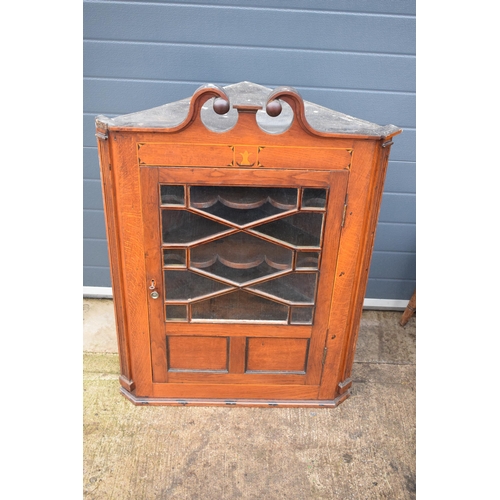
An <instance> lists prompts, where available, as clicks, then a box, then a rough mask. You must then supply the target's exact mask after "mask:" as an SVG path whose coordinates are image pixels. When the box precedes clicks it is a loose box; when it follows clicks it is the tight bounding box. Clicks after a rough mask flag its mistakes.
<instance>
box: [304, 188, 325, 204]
mask: <svg viewBox="0 0 500 500" xmlns="http://www.w3.org/2000/svg"><path fill="white" fill-rule="evenodd" d="M302 206H303V207H310V208H325V207H326V189H311V188H306V189H304V191H303V193H302Z"/></svg>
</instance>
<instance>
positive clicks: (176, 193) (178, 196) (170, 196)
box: [160, 186, 185, 205]
mask: <svg viewBox="0 0 500 500" xmlns="http://www.w3.org/2000/svg"><path fill="white" fill-rule="evenodd" d="M160 197H161V204H162V205H185V202H184V186H160Z"/></svg>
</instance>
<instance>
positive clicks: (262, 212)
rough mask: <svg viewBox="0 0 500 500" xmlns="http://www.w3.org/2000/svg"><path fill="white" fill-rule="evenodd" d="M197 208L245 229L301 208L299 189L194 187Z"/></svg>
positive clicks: (192, 202) (193, 204)
mask: <svg viewBox="0 0 500 500" xmlns="http://www.w3.org/2000/svg"><path fill="white" fill-rule="evenodd" d="M190 200H191V201H190V205H191V206H192V207H193V208H197V209H199V210H202V211H203V212H205V213H207V214H210V215H213V216H215V217H219V218H221V219H224V220H227V221H229V222H232V223H234V224H236V225H239V226H243V225H245V224H250V223H252V222H256V221H258V220H260V219H264V218H266V217H270V216H273V215H278V214H280V213H283V212H286V211H288V210H293V209H296V208H297V189H292V188H251V187H219V186H217V187H216V186H192V187H191V198H190Z"/></svg>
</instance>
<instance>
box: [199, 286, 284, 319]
mask: <svg viewBox="0 0 500 500" xmlns="http://www.w3.org/2000/svg"><path fill="white" fill-rule="evenodd" d="M191 310H192V316H193V320H212V321H216V320H226V321H227V320H239V321H270V322H280V323H284V322H286V321H287V319H288V306H285V305H283V304H278V303H277V302H273V301H271V300H267V299H265V298H263V297H258V296H256V295H254V294H252V293H247V292H244V291H241V290H238V291H235V292H231V293H226V294H224V295H219V296H218V297H213V298H211V299H207V300H203V301H201V302H195V303H194V304H193V305H192V309H191Z"/></svg>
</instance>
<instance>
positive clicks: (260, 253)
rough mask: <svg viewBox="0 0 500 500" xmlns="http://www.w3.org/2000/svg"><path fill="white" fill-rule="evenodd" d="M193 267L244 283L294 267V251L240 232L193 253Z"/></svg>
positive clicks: (200, 246)
mask: <svg viewBox="0 0 500 500" xmlns="http://www.w3.org/2000/svg"><path fill="white" fill-rule="evenodd" d="M190 267H193V268H197V269H201V270H203V271H204V272H208V273H210V274H214V275H216V276H220V277H221V278H225V279H228V280H231V281H235V282H237V283H244V282H247V281H251V280H254V279H258V278H261V277H263V276H271V275H273V274H276V273H279V272H282V271H283V270H287V269H291V268H292V250H290V249H288V248H284V247H282V246H280V245H276V244H274V243H270V242H268V241H265V240H263V239H261V238H257V237H255V236H251V235H249V234H247V233H243V232H239V233H235V234H232V235H230V236H226V237H224V238H220V239H218V240H213V241H210V242H208V243H205V244H203V245H199V246H197V247H194V248H193V249H192V250H191V262H190Z"/></svg>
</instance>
